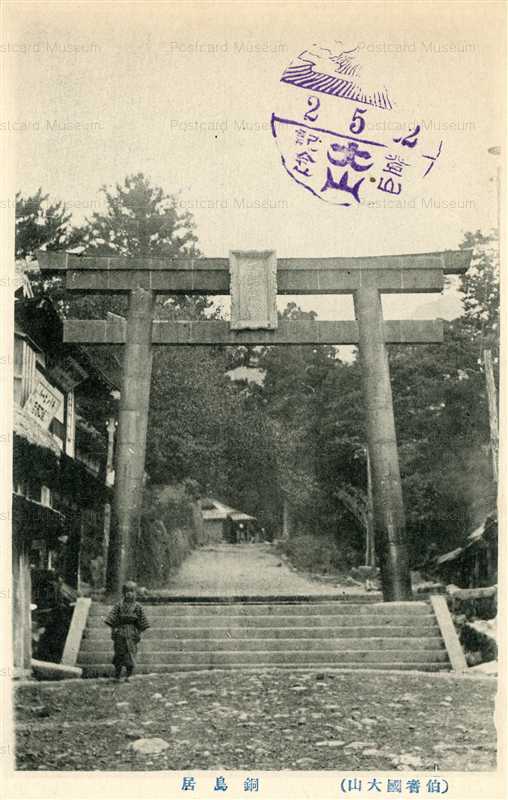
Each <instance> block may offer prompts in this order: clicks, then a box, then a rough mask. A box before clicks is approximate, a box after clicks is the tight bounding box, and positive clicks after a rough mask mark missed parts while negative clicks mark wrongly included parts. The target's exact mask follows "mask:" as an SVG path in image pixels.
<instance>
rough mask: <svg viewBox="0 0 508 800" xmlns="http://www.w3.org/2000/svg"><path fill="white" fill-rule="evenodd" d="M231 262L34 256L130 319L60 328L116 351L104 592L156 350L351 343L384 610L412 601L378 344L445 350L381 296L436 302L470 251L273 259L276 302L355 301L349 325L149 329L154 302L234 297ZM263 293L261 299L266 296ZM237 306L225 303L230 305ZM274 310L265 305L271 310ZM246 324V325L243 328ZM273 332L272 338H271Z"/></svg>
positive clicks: (120, 558) (116, 579)
mask: <svg viewBox="0 0 508 800" xmlns="http://www.w3.org/2000/svg"><path fill="white" fill-rule="evenodd" d="M233 255H234V256H235V258H236V259H238V258H240V259H241V257H242V254H241V253H235V254H232V255H231V256H230V258H229V259H227V258H199V259H193V258H181V259H164V258H152V257H142V256H141V257H132V258H131V257H108V256H78V255H75V254H71V253H59V252H44V251H39V253H38V261H39V266H40V268H41V270H44V271H47V272H65V273H66V286H67V290H68V291H72V292H85V293H90V294H95V293H103V292H105V293H114V294H116V293H127V294H128V295H129V311H128V315H127V319H126V320H122V319H111V320H104V321H103V320H66V321H65V323H64V341H66V342H75V343H81V344H95V345H97V344H124V345H125V348H124V366H123V378H122V394H121V399H120V413H119V425H118V436H117V448H116V462H115V494H114V502H113V518H112V529H111V537H110V548H109V556H108V569H107V590H108V592H109V593H111V594H118V593H119V592H120V590H121V586H122V584H123V583H124V581H125V579H126V578H127V577H129V572H130V570H131V569H132V566H133V565H132V558H133V554H132V542H133V541H135V536H136V533H137V529H138V525H139V516H140V509H141V497H142V482H143V474H144V463H145V451H146V431H147V423H148V405H149V397H150V379H151V367H152V345H163V344H170V345H186V346H190V345H203V344H206V345H212V344H221V345H242V344H250V345H256V344H262V345H270V344H273V345H276V344H286V345H291V344H294V345H301V344H315V345H318V344H336V345H341V344H342V345H343V344H358V345H359V348H360V356H361V360H362V365H363V370H362V380H363V391H364V398H365V406H366V417H367V438H368V448H369V454H370V459H371V469H372V488H373V503H374V525H375V540H376V551H377V556H378V558H379V565H380V568H381V579H382V589H383V596H384V599H385V600H386V601H390V600H409V599H411V597H412V592H411V579H410V571H409V560H408V551H407V544H406V537H405V517H404V507H403V502H402V489H401V480H400V470H399V461H398V453H397V441H396V435H395V421H394V415H393V403H392V392H391V385H390V373H389V367H388V358H387V350H386V344H389V343H393V344H418V343H422V344H423V343H432V342H441V341H442V338H443V326H442V322H441V321H439V320H425V321H414V320H405V321H386V322H385V321H384V320H383V315H382V308H381V293H383V292H386V293H413V292H441V291H442V290H443V288H444V276H445V275H447V274H452V273H455V274H460V273H464V272H465V271H466V270H467V268H468V266H469V264H470V261H471V251H468V250H457V251H445V252H435V253H421V254H416V255H396V256H375V257H367V258H302V259H298V258H283V259H278V260H277V261H275V254H274V253H270V251H268V253H252V252H251V253H246V254H244V255H245V256H246V257H248V258H250V259H251V261H252V259H256V258H258V257H259V258H264V257H265V256H269V257H270V259H271V266H272V269H275V271H276V285H277V292H278V293H279V294H307V295H311V294H312V295H314V294H352V295H353V298H354V305H355V316H356V321H342V322H327V321H318V320H295V321H280V322H279V323H278V325H277V324H276V323H275V325H272V326H268V324H266V325H259V324H253V325H252V328H254V329H240V330H236V329H233V328H232V327H231V326H230V324H229V323H227V322H224V321H221V320H206V321H199V322H167V321H158V320H154V319H153V310H154V300H155V296H156V295H157V294H165V295H169V294H207V295H214V294H219V295H224V294H229V293H230V291H231V269H230V266H231V268H232V266H233V262H234V259H233ZM268 294H269V292H268ZM234 300H235V297H233V301H234ZM272 300H273V304H274V302H275V297H272V298H271V300H270V302H271V301H272ZM247 325H248V323H247ZM272 328H273V329H272Z"/></svg>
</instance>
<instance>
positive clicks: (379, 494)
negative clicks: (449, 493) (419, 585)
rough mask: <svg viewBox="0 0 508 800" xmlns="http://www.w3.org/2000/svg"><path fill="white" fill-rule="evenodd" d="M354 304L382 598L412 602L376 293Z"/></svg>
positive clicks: (358, 295) (360, 293)
mask: <svg viewBox="0 0 508 800" xmlns="http://www.w3.org/2000/svg"><path fill="white" fill-rule="evenodd" d="M354 304H355V313H356V318H357V321H358V336H359V345H360V358H361V361H362V383H363V395H364V402H365V412H366V417H367V441H368V450H369V454H370V462H371V470H372V493H373V500H374V502H373V506H374V528H375V532H376V535H375V546H376V552H377V556H378V558H379V566H380V569H381V575H382V581H383V599H384V600H385V601H390V600H411V599H412V591H411V573H410V570H409V555H408V549H407V543H406V535H405V528H406V523H405V515H404V504H403V500H402V486H401V480H400V470H399V457H398V452H397V438H396V434H395V419H394V415H393V402H392V388H391V383H390V370H389V366H388V353H387V350H386V345H385V334H384V322H383V313H382V307H381V297H380V294H379V291H378V289H376V288H370V287H362V288H360V289H358V290H357V291H356V292H355V293H354Z"/></svg>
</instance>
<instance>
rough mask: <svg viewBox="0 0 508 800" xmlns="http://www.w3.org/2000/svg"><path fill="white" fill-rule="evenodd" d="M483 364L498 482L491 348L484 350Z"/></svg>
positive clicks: (492, 452)
mask: <svg viewBox="0 0 508 800" xmlns="http://www.w3.org/2000/svg"><path fill="white" fill-rule="evenodd" d="M483 366H484V369H485V383H486V385H487V398H488V404H489V427H490V452H491V454H492V473H493V476H494V480H495V482H496V483H497V482H498V456H499V422H498V416H497V392H496V382H495V380H494V370H493V368H492V353H491V351H490V350H484V351H483Z"/></svg>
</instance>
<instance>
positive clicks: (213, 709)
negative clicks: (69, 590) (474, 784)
mask: <svg viewBox="0 0 508 800" xmlns="http://www.w3.org/2000/svg"><path fill="white" fill-rule="evenodd" d="M495 693H496V681H495V680H494V679H493V678H472V677H460V676H454V675H448V674H441V675H433V674H428V673H425V674H424V673H396V674H394V673H391V674H390V673H380V672H372V671H355V672H347V671H343V672H328V671H308V672H299V671H296V670H295V671H291V670H288V671H278V670H261V669H260V670H254V671H250V672H247V671H242V672H220V671H217V672H211V673H210V672H201V673H185V674H184V673H180V674H173V675H157V676H142V677H141V676H140V677H139V678H135V679H134V680H133V681H132V682H131V683H121V684H112V683H111V682H108V681H106V680H96V681H91V680H90V681H82V682H74V681H73V682H71V684H68V683H65V682H63V683H61V684H58V685H55V684H53V685H47V684H45V685H39V686H38V685H32V686H23V687H19V688H18V690H17V692H16V712H17V716H18V719H19V721H20V723H21V725H20V726H19V728H18V730H17V751H16V757H17V764H18V769H24V770H34V769H35V770H37V769H40V770H141V771H143V770H168V769H169V770H181V769H183V770H186V769H190V768H193V769H221V770H225V769H227V770H237V769H254V768H256V769H258V770H281V769H297V770H298V769H309V770H319V769H333V770H348V771H350V770H362V771H365V770H390V771H391V773H392V777H397V772H398V771H399V770H404V771H406V772H410V773H413V774H414V775H415V776H418V775H419V774H420V773H422V772H423V771H426V770H430V771H435V770H439V771H443V772H446V771H455V770H456V771H463V770H473V771H477V770H492V769H494V768H495V761H496V744H495V741H496V738H495V728H494V699H495ZM90 720H93V728H92V726H91V725H90ZM144 738H150V739H154V738H155V739H163V740H164V742H165V743H166V744H167V748H166V749H164V750H163V752H161V753H159V754H155V755H153V754H149V755H148V754H144V755H143V754H136V752H134V750H133V748H132V745H133V742H135V741H136V740H138V739H144ZM399 774H400V773H399ZM395 796H396V795H394V797H395Z"/></svg>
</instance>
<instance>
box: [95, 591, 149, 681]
mask: <svg viewBox="0 0 508 800" xmlns="http://www.w3.org/2000/svg"><path fill="white" fill-rule="evenodd" d="M104 622H105V623H106V625H109V627H110V628H111V629H112V631H111V637H112V639H113V646H114V656H113V664H114V666H115V673H116V676H117V677H119V676H120V673H121V671H122V667H125V668H126V670H127V676H129V675H131V674H132V672H133V670H134V667H135V666H136V653H137V650H138V643H139V641H140V639H141V634H142V632H143V631H146V630H147V628H149V627H150V624H149V622H148V620H147V618H146V616H145V612H144V611H143V607H142V606H141V605H140V603H138V602H137V601H136V600H134V601H131V602H128V601H127V600H125V599H124V600H122V601H121V602H120V603H117V604H116V606H114V607H113V608H112V610H111V612H110V613H109V614H108V616H107V617H106V619H105V620H104Z"/></svg>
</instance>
